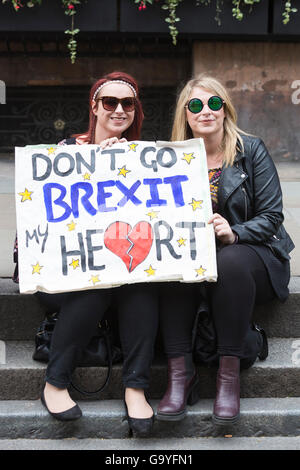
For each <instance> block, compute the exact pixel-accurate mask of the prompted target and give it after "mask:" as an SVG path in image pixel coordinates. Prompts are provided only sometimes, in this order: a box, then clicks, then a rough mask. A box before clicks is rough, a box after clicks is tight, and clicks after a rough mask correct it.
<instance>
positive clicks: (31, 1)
mask: <svg viewBox="0 0 300 470" xmlns="http://www.w3.org/2000/svg"><path fill="white" fill-rule="evenodd" d="M60 1H61V3H62V7H63V9H64V13H65V15H67V16H70V19H71V27H70V29H67V30H66V31H65V34H66V35H67V36H69V42H68V48H69V50H70V58H71V62H72V64H74V63H75V61H76V56H77V41H76V35H77V34H78V33H79V31H80V30H79V29H78V28H75V25H74V16H75V15H76V13H77V7H78V6H79V5H81V4H82V3H83V2H84V1H85V2H87V1H88V0H60ZM132 1H133V2H134V3H135V4H136V5H137V6H138V9H139V10H140V11H141V10H145V9H146V8H148V7H151V6H152V5H153V4H154V3H160V4H161V8H162V10H164V11H166V12H167V16H166V18H165V21H166V22H167V23H168V27H169V31H170V35H171V37H172V43H173V44H174V45H176V43H177V36H178V30H177V27H176V23H178V22H179V21H180V18H179V17H178V15H177V7H178V6H179V4H180V3H181V2H183V1H184V0H132ZM185 1H188V2H190V3H191V1H192V0H185ZM228 1H229V0H228ZM260 1H261V0H231V3H232V16H233V17H234V18H235V19H236V20H238V21H242V20H243V18H244V9H245V8H247V7H248V10H249V11H251V10H252V9H253V7H254V6H255V5H256V4H257V3H260ZM262 1H263V0H262ZM276 1H278V0H276ZM281 1H282V3H283V4H284V11H283V13H282V16H283V20H282V21H283V24H287V23H288V22H289V21H290V15H291V13H295V12H297V8H295V7H293V6H292V0H290V1H285V0H281ZM293 1H294V0H293ZM22 2H23V3H22ZM2 3H10V4H11V5H12V6H13V8H14V10H15V11H16V12H18V11H19V10H20V9H21V8H23V7H25V6H26V7H28V8H33V7H35V6H36V5H38V6H40V5H41V4H42V0H27V1H26V0H2ZM108 3H109V0H108ZM223 3H224V0H216V16H215V20H216V21H217V23H218V24H219V25H221V14H222V7H223ZM210 4H211V0H194V6H193V7H197V8H199V7H200V6H203V7H205V6H208V5H210Z"/></svg>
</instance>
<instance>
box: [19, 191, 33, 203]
mask: <svg viewBox="0 0 300 470" xmlns="http://www.w3.org/2000/svg"><path fill="white" fill-rule="evenodd" d="M32 193H33V191H28V189H27V188H25V189H24V191H23V192H22V193H18V194H19V196H22V200H21V202H24V201H32V199H31V194H32Z"/></svg>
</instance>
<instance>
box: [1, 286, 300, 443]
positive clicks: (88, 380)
mask: <svg viewBox="0 0 300 470" xmlns="http://www.w3.org/2000/svg"><path fill="white" fill-rule="evenodd" d="M43 317H44V313H43V311H42V310H41V308H40V306H39V304H38V302H37V301H36V299H35V297H34V296H32V295H20V294H19V292H18V286H17V285H15V284H14V283H13V282H12V281H11V280H10V279H1V280H0V340H1V343H0V345H1V346H2V347H0V362H1V363H2V364H1V365H0V448H1V442H10V444H11V443H12V442H15V443H17V442H18V440H20V439H21V440H24V439H25V440H27V441H26V442H27V443H29V444H28V446H29V448H30V442H31V441H30V440H36V441H37V442H39V440H40V439H41V440H43V441H41V442H45V440H49V442H54V441H53V440H56V439H69V438H77V439H80V440H83V442H85V440H90V439H100V440H101V441H98V442H101V443H102V446H103V442H105V440H110V442H113V440H117V441H116V442H119V443H120V442H121V443H122V442H123V446H124V443H125V442H129V440H128V439H129V429H128V426H127V422H126V421H124V420H123V418H124V409H123V403H122V381H121V372H122V371H121V369H122V365H121V364H117V365H115V366H114V367H113V373H112V378H111V381H110V384H109V386H108V387H107V389H106V390H105V391H104V392H103V393H102V394H101V396H99V397H96V398H93V399H91V400H90V399H86V398H85V399H83V397H82V396H80V395H79V394H78V392H75V391H74V392H73V391H71V393H72V396H73V397H74V399H76V400H78V401H79V402H80V406H81V408H82V411H83V417H82V418H81V419H80V420H79V421H75V422H70V423H61V422H58V421H56V420H55V419H53V418H52V417H51V416H50V415H48V413H47V412H46V410H45V409H44V407H43V406H42V404H41V402H40V400H39V397H40V394H41V390H42V387H43V379H44V372H45V365H44V364H41V363H39V362H36V361H34V360H33V359H32V352H33V349H34V343H33V338H34V335H35V332H36V327H37V325H39V323H40V322H41V320H42V319H43ZM255 320H256V321H257V322H258V323H259V324H260V325H261V326H263V327H264V328H265V329H266V331H267V334H268V337H269V357H268V358H267V360H266V361H262V362H260V361H257V362H256V363H255V364H254V366H253V367H252V368H250V369H248V370H245V371H242V373H241V397H242V399H241V419H240V422H239V423H238V424H237V425H235V426H228V427H218V426H214V425H213V424H212V421H211V413H212V407H213V398H214V395H215V375H216V370H215V369H208V368H205V367H198V370H199V374H200V381H201V383H202V387H201V389H202V395H201V400H200V401H199V402H198V403H197V404H196V405H195V406H193V407H189V410H188V415H187V416H186V418H185V419H184V420H183V421H181V422H179V423H166V422H161V421H156V422H155V425H154V428H153V436H152V437H151V438H149V439H147V441H148V446H149V444H150V442H151V440H152V439H154V440H155V439H159V440H160V442H163V443H164V444H166V442H168V440H169V441H172V439H177V440H178V442H182V441H181V440H182V439H183V438H185V439H188V438H190V439H192V441H193V442H194V443H195V442H198V446H200V445H202V444H201V443H203V439H201V438H205V437H215V438H217V437H220V436H225V435H230V436H233V437H234V438H245V437H249V438H259V437H261V438H262V437H265V438H268V439H270V438H276V439H277V440H278V438H279V437H282V438H283V437H285V438H287V437H289V438H290V439H293V441H292V442H293V445H295V446H297V448H300V447H299V446H300V439H299V440H297V439H296V438H297V437H299V436H300V278H299V277H293V278H292V279H291V282H290V297H289V299H288V300H287V301H286V302H285V303H284V304H281V303H279V302H277V301H273V302H272V303H270V304H268V305H266V306H264V307H262V306H261V307H259V308H257V309H256V310H255ZM4 349H5V350H4ZM105 372H106V369H105V368H92V367H90V368H78V369H77V371H76V374H75V380H76V381H77V382H78V383H80V384H81V385H82V386H85V387H88V388H90V389H91V388H96V387H97V386H98V385H99V383H101V382H102V381H103V379H104V377H105ZM165 386H166V366H165V362H164V360H163V358H162V357H160V356H159V354H158V356H157V357H156V358H155V361H154V364H153V368H152V382H151V390H150V395H151V397H152V398H153V400H152V404H153V405H154V408H155V407H156V405H157V402H158V399H159V398H160V397H161V396H162V394H163V392H164V389H165ZM1 440H2V441H1ZM7 440H8V441H7ZM103 440H104V441H103ZM20 442H22V441H20ZM32 442H33V441H32ZM106 442H108V441H106ZM131 442H132V440H131ZM210 444H211V441H210ZM11 445H12V444H11ZM14 445H16V444H14ZM119 445H120V444H119ZM104 446H105V444H104ZM76 448H77V447H76ZM197 448H199V447H197Z"/></svg>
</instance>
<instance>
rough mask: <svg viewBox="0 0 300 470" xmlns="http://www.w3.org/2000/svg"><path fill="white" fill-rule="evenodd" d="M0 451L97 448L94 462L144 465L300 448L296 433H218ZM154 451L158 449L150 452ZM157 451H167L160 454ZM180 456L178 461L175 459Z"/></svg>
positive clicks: (11, 443)
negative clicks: (218, 452) (209, 455)
mask: <svg viewBox="0 0 300 470" xmlns="http://www.w3.org/2000/svg"><path fill="white" fill-rule="evenodd" d="M0 450H13V451H15V450H26V451H30V450H50V451H57V450H64V451H72V450H77V451H78V450H85V451H90V450H97V451H101V453H100V454H99V453H98V454H97V461H98V464H99V463H100V464H101V463H105V464H106V465H108V464H110V462H113V459H114V461H115V462H117V463H118V464H121V462H123V465H125V464H126V463H127V465H130V462H132V463H134V462H135V461H136V460H135V461H133V460H130V459H133V458H135V459H136V458H137V457H139V461H138V465H143V468H144V465H145V464H144V462H146V463H149V464H150V465H154V464H157V463H159V464H161V463H162V462H163V461H164V462H165V463H167V462H168V464H169V463H170V462H171V463H172V464H173V465H174V464H178V463H179V464H180V463H181V464H182V463H183V460H182V459H186V463H187V464H189V463H190V462H192V463H193V464H196V463H198V462H199V464H202V463H203V459H202V455H201V453H199V452H198V451H199V450H207V451H211V452H214V460H215V459H216V453H215V451H216V450H221V451H225V450H226V451H227V450H276V451H278V450H300V436H296V437H295V436H274V437H265V436H262V437H235V436H231V435H224V436H223V435H222V436H220V437H196V438H195V437H189V438H187V437H186V438H181V439H180V440H179V439H178V438H176V437H173V438H169V437H168V436H166V437H164V438H154V437H152V438H151V437H149V438H147V439H135V438H129V439H126V438H124V439H93V438H87V439H76V438H73V439H68V438H65V439H0ZM155 450H157V451H159V452H153V451H155ZM161 450H166V451H170V452H164V453H163V454H162V452H160V451H161ZM123 451H124V452H123ZM127 451H131V453H130V454H128V452H127ZM141 451H142V452H143V454H141ZM191 451H194V452H191ZM27 455H28V454H27ZM77 456H78V454H77ZM81 456H82V455H81ZM166 456H167V457H168V459H167V457H166ZM180 457H181V460H179V459H180ZM217 457H219V458H220V460H221V459H222V458H223V457H224V456H223V453H222V455H218V456H217ZM282 457H283V456H282ZM23 458H24V454H23V455H22V459H23ZM29 458H30V457H29ZM169 458H170V460H169ZM247 458H248V456H247ZM276 458H277V456H276ZM99 459H100V462H99ZM117 459H119V460H117ZM121 459H124V460H121ZM132 466H133V465H132Z"/></svg>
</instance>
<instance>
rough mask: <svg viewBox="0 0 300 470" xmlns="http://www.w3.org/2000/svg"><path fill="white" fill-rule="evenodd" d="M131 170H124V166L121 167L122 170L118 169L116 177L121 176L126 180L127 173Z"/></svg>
mask: <svg viewBox="0 0 300 470" xmlns="http://www.w3.org/2000/svg"><path fill="white" fill-rule="evenodd" d="M130 171H131V170H127V169H126V165H124V166H122V168H119V173H118V176H120V175H122V176H124V178H126V175H127V173H129V172H130Z"/></svg>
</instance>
